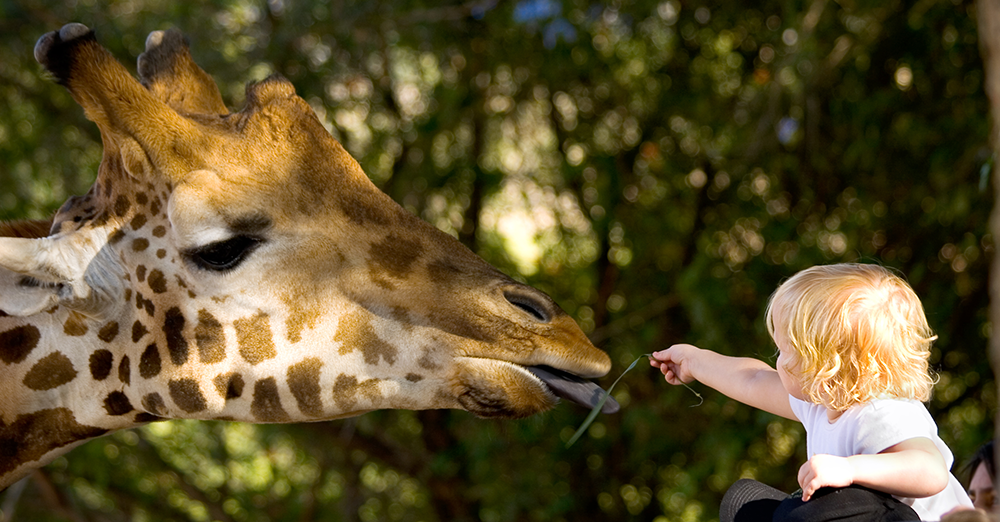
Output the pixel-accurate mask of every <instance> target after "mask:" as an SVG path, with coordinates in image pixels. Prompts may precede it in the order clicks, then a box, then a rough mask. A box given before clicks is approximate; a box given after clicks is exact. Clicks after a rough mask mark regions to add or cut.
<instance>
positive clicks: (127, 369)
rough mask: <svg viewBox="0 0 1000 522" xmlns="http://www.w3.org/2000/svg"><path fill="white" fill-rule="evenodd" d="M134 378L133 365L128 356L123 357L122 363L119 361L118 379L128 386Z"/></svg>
mask: <svg viewBox="0 0 1000 522" xmlns="http://www.w3.org/2000/svg"><path fill="white" fill-rule="evenodd" d="M131 379H132V366H131V364H130V363H129V360H128V356H127V355H125V356H123V357H122V360H121V362H120V363H118V381H119V382H121V383H122V384H125V385H126V386H127V385H129V384H131V382H130V381H131Z"/></svg>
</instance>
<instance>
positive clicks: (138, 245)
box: [132, 237, 149, 281]
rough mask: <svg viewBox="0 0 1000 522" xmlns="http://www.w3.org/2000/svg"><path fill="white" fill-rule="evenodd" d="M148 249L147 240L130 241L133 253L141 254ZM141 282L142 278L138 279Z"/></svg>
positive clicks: (138, 238) (142, 238)
mask: <svg viewBox="0 0 1000 522" xmlns="http://www.w3.org/2000/svg"><path fill="white" fill-rule="evenodd" d="M147 248H149V240H148V239H146V238H144V237H137V238H135V239H133V240H132V251H133V252H143V251H145V250H146V249H147ZM139 280H140V281H142V278H139Z"/></svg>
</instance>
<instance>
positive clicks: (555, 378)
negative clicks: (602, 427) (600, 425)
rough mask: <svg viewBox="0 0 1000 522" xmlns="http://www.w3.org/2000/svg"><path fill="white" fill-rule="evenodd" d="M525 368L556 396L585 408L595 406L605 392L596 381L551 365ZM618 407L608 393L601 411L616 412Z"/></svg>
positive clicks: (616, 402)
mask: <svg viewBox="0 0 1000 522" xmlns="http://www.w3.org/2000/svg"><path fill="white" fill-rule="evenodd" d="M525 369H526V370H528V371H529V372H531V374H532V375H534V376H535V377H538V379H539V380H541V381H542V382H543V383H545V385H546V386H548V388H549V390H551V391H552V393H553V394H554V395H555V396H556V397H559V398H562V399H565V400H567V401H569V402H572V403H574V404H579V405H581V406H585V407H587V408H593V407H595V406H597V403H599V402H600V401H601V398H603V397H604V396H605V395H606V394H607V393H606V392H605V391H604V390H603V389H601V387H600V386H598V385H597V384H596V383H594V382H591V381H588V380H585V379H581V378H580V377H577V376H576V375H573V374H571V373H567V372H564V371H562V370H557V369H555V368H552V367H551V366H528V367H527V368H525ZM619 408H620V407H619V405H618V401H616V400H615V398H614V397H611V396H610V395H609V396H608V398H607V400H606V401H605V402H604V406H602V407H601V413H616V412H617V411H618V410H619Z"/></svg>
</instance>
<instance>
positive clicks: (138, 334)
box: [132, 321, 149, 343]
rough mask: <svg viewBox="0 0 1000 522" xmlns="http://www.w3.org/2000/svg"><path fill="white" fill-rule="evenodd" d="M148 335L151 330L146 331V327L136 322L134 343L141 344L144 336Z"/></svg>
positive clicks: (134, 325)
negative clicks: (140, 341) (140, 340)
mask: <svg viewBox="0 0 1000 522" xmlns="http://www.w3.org/2000/svg"><path fill="white" fill-rule="evenodd" d="M148 333H149V330H147V329H146V325H144V324H142V323H141V322H140V321H136V322H134V323H132V342H133V343H137V342H139V339H142V336H144V335H146V334H148Z"/></svg>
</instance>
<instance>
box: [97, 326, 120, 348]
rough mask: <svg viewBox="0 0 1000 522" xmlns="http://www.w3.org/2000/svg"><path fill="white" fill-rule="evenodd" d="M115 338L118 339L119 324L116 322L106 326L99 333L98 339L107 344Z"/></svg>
mask: <svg viewBox="0 0 1000 522" xmlns="http://www.w3.org/2000/svg"><path fill="white" fill-rule="evenodd" d="M115 337H118V323H117V322H115V321H111V322H110V323H108V324H106V325H104V326H103V327H101V329H100V330H99V331H98V332H97V338H98V339H100V340H102V341H104V342H106V343H110V342H111V341H114V340H115Z"/></svg>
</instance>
